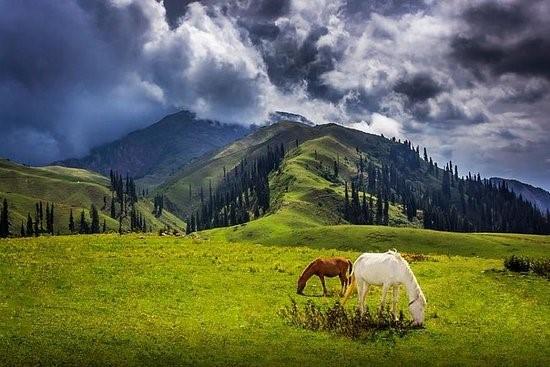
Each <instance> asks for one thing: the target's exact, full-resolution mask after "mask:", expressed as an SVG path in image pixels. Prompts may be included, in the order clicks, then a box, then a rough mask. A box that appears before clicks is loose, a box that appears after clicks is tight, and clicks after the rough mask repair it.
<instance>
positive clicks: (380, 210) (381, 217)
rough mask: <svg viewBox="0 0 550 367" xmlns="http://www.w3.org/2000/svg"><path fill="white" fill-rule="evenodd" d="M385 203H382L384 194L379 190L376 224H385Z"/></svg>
mask: <svg viewBox="0 0 550 367" xmlns="http://www.w3.org/2000/svg"><path fill="white" fill-rule="evenodd" d="M383 209H384V208H383V204H382V194H381V193H380V192H378V195H377V196H376V224H383V223H384V212H383Z"/></svg>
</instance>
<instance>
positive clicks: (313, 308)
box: [280, 299, 412, 339]
mask: <svg viewBox="0 0 550 367" xmlns="http://www.w3.org/2000/svg"><path fill="white" fill-rule="evenodd" d="M280 316H281V317H282V318H283V319H284V320H285V321H286V322H287V323H288V324H290V325H293V326H297V327H301V328H303V329H307V330H313V331H328V332H331V333H334V334H337V335H342V336H345V337H348V338H351V339H369V338H372V337H373V336H374V335H375V334H376V333H377V332H381V331H386V332H389V333H390V334H396V335H399V336H403V335H404V334H405V333H406V332H407V331H408V330H409V329H411V328H412V323H411V322H410V321H406V320H405V319H404V316H403V313H402V312H400V315H399V318H398V319H397V320H395V319H394V317H393V314H391V312H389V310H384V311H382V312H380V313H379V314H377V315H376V316H373V315H372V314H370V313H369V312H368V311H367V312H365V313H364V314H363V315H361V312H360V310H359V309H356V310H355V311H352V312H348V311H347V310H346V309H345V308H344V307H343V306H342V305H341V304H340V302H339V301H336V303H335V304H334V305H333V306H331V307H329V308H327V309H322V308H321V307H320V306H318V305H316V304H315V303H314V302H313V301H311V300H308V301H307V302H306V304H305V305H304V307H303V310H301V309H300V308H299V307H298V305H297V304H296V301H294V299H291V304H290V305H289V306H285V307H284V308H283V309H282V310H281V311H280Z"/></svg>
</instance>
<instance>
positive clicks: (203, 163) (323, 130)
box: [155, 122, 440, 227]
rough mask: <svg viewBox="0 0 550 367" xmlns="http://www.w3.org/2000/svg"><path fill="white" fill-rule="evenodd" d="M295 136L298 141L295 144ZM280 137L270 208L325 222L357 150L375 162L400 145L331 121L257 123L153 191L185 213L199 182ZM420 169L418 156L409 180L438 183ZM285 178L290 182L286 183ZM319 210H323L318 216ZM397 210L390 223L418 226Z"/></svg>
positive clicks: (331, 217) (334, 214) (332, 219)
mask: <svg viewBox="0 0 550 367" xmlns="http://www.w3.org/2000/svg"><path fill="white" fill-rule="evenodd" d="M296 142H298V143H299V145H298V147H296ZM281 143H283V144H284V145H285V149H286V150H287V152H288V153H287V158H286V159H285V163H284V169H283V170H284V174H283V175H282V177H273V178H272V180H271V182H272V186H273V187H272V189H273V194H272V196H273V197H274V198H275V200H274V202H273V206H274V208H275V209H277V208H280V207H284V206H285V205H289V203H290V202H292V203H293V205H294V207H295V209H298V210H300V212H301V216H302V218H301V220H306V218H313V220H315V221H318V222H320V223H325V224H328V223H330V224H337V223H340V222H342V220H341V219H340V214H339V212H340V209H339V208H338V205H340V202H341V200H342V199H343V192H344V181H345V180H348V181H349V179H350V177H351V176H352V175H353V174H354V173H355V172H356V166H355V165H356V161H357V159H358V153H357V150H359V151H360V152H361V153H362V154H363V156H364V158H365V159H366V160H367V161H372V162H373V163H374V164H375V165H378V166H380V165H381V164H382V163H383V162H388V161H389V160H390V150H391V147H392V146H394V147H396V146H397V147H400V146H401V145H402V144H398V143H395V142H392V141H391V140H388V139H385V138H383V137H381V136H376V135H372V134H366V133H363V132H360V131H357V130H352V129H348V128H344V127H342V126H340V125H335V124H328V125H319V126H309V125H304V124H300V123H296V122H280V123H277V124H274V125H271V126H268V127H264V128H261V129H259V130H258V131H256V132H254V133H252V134H250V135H248V136H247V137H245V138H243V139H241V140H238V141H236V142H234V143H232V144H230V145H229V146H227V147H225V148H224V149H221V150H220V151H217V152H213V153H210V154H207V155H205V156H203V157H201V158H200V159H198V160H197V161H196V162H194V163H193V164H190V165H189V166H187V167H186V168H184V169H183V170H182V171H181V172H180V173H179V174H177V175H175V176H173V177H172V178H171V179H170V180H168V181H167V182H166V183H165V184H163V185H161V186H160V187H158V188H157V190H156V192H155V193H162V194H163V195H165V198H166V200H167V205H168V207H169V208H170V210H172V211H173V212H175V213H178V215H180V216H182V217H186V216H187V215H188V214H189V213H190V212H192V211H194V210H196V208H197V206H198V204H199V197H200V196H199V192H200V188H201V186H202V188H203V190H205V192H206V190H207V189H208V187H209V184H210V182H211V183H212V185H213V187H215V186H216V185H217V184H218V183H219V182H220V181H221V179H222V176H223V169H224V167H225V168H226V169H227V170H230V169H232V168H233V167H234V166H236V165H237V164H238V163H239V162H240V161H241V160H242V159H244V158H246V159H249V160H250V159H253V158H254V157H256V156H257V155H259V154H260V153H262V152H265V151H266V149H267V146H268V145H270V146H275V145H279V144H281ZM315 152H317V159H315ZM337 158H339V161H340V166H341V168H340V175H339V179H338V180H336V181H334V180H332V181H331V180H330V178H329V177H328V176H329V174H328V173H329V172H332V166H333V162H334V160H336V159H337ZM319 162H322V168H321V167H319ZM397 163H400V162H397ZM425 169H426V167H425V164H424V162H421V167H420V169H418V170H410V172H407V174H408V178H409V180H410V182H411V183H412V184H413V185H420V186H432V185H433V186H438V185H440V183H439V181H438V180H436V179H435V178H433V177H428V176H427V175H425V174H424V173H423V171H424V170H425ZM290 184H292V187H289V185H290ZM190 187H191V193H190V190H189V188H190ZM283 191H285V193H284V195H283ZM281 199H282V200H283V201H284V203H283V202H281ZM319 202H322V207H318V205H319ZM323 205H324V206H323ZM300 206H301V208H299V207H300ZM275 209H273V210H275ZM319 211H321V212H323V213H324V214H323V215H321V217H319ZM401 211H402V210H401V206H400V205H399V204H396V205H392V206H391V210H390V217H391V225H406V226H415V227H416V226H419V223H418V222H411V223H409V222H407V221H406V219H405V217H404V215H402V214H401Z"/></svg>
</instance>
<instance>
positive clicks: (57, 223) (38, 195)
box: [0, 159, 184, 234]
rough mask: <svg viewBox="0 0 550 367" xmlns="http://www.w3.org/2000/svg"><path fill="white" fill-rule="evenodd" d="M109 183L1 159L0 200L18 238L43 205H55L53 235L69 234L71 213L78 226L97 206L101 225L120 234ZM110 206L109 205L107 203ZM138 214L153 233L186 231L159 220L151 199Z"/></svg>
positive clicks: (168, 217) (166, 218) (175, 222)
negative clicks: (111, 213)
mask: <svg viewBox="0 0 550 367" xmlns="http://www.w3.org/2000/svg"><path fill="white" fill-rule="evenodd" d="M108 185H109V180H108V179H107V178H105V177H103V176H101V175H99V174H97V173H94V172H90V171H87V170H83V169H77V168H66V167H60V166H51V167H28V166H23V165H19V164H16V163H14V162H11V161H7V160H2V159H0V199H4V198H6V199H7V201H8V205H9V209H10V210H9V214H10V221H11V227H10V229H11V232H12V233H13V234H19V232H20V228H21V223H22V222H24V223H26V221H27V214H31V217H32V219H33V221H34V219H35V205H36V203H38V202H40V201H41V202H42V203H43V205H44V206H45V205H46V203H53V204H54V208H55V209H54V218H55V219H54V231H55V233H57V232H59V233H68V232H69V231H68V223H69V213H70V211H71V209H72V210H73V216H74V220H75V222H77V224H78V219H79V217H78V216H79V215H80V212H81V211H85V212H86V216H87V218H88V220H89V210H90V207H91V205H92V204H94V205H95V206H96V207H97V208H98V210H99V211H100V213H99V214H100V223H103V220H104V219H105V221H106V224H107V230H111V231H113V230H115V231H116V230H118V226H119V224H118V221H117V220H115V219H112V218H111V217H110V216H109V209H110V208H109V204H110V198H111V191H110V189H109V187H108ZM105 202H107V205H105V204H104V203H105ZM137 208H138V210H139V212H140V213H141V214H142V215H143V217H144V219H145V221H146V223H147V225H148V226H150V227H151V228H152V229H157V228H163V227H164V226H165V225H166V226H170V227H175V228H183V227H184V223H183V222H182V221H181V220H180V219H178V218H177V217H175V216H174V215H172V214H171V213H169V212H168V211H164V212H163V214H162V216H161V217H159V218H156V217H155V216H154V215H153V214H151V213H152V205H151V203H150V201H149V200H148V199H143V198H142V199H140V200H139V202H138V203H137ZM128 227H129V223H128V220H127V219H125V220H124V221H123V229H127V228H128Z"/></svg>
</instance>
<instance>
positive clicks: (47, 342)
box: [0, 218, 550, 366]
mask: <svg viewBox="0 0 550 367" xmlns="http://www.w3.org/2000/svg"><path fill="white" fill-rule="evenodd" d="M266 219H267V218H266ZM258 222H259V221H258ZM332 228H334V229H335V230H336V231H335V232H333V233H331V231H330V229H329V228H317V229H319V233H318V234H317V236H315V237H313V238H310V239H308V240H306V239H305V238H304V237H301V238H299V239H298V240H299V241H303V242H307V245H308V247H302V246H297V247H283V246H260V245H255V244H251V243H239V242H232V243H228V242H226V241H224V240H220V239H214V238H210V239H206V237H208V236H205V235H207V234H208V232H206V233H200V234H199V236H189V237H185V238H178V237H158V236H137V235H127V236H118V235H89V236H70V237H69V236H67V237H63V236H61V237H43V238H38V239H34V238H33V239H9V240H0V249H1V251H0V276H1V279H2V280H1V281H0V311H1V312H0V325H1V330H2V331H1V332H0V364H1V365H38V364H40V365H53V364H55V365H59V364H70V365H91V364H93V365H130V366H134V365H135V366H139V365H254V366H257V365H270V366H289V365H291V366H294V365H307V366H309V365H316V366H334V365H345V366H363V365H365V364H376V365H396V364H406V365H409V364H411V365H449V364H452V365H457V366H462V365H480V364H482V365H494V366H497V365H499V366H500V365H512V366H513V365H518V366H519V365H540V366H543V365H548V363H549V362H550V359H549V356H550V346H549V344H548V340H549V339H550V324H549V319H548V314H549V313H550V302H549V300H550V282H548V281H547V280H545V279H543V278H540V277H535V276H533V275H517V274H511V273H508V272H506V271H504V270H502V259H501V258H500V256H501V254H502V246H504V244H505V243H506V242H510V243H514V245H513V246H514V247H515V248H517V250H518V251H519V252H520V253H523V254H526V255H532V256H539V255H541V254H545V255H546V256H548V253H549V249H550V247H549V246H550V239H549V238H548V237H542V236H533V237H529V236H525V237H522V238H514V237H513V236H512V237H510V238H508V239H505V238H500V236H495V237H496V239H495V242H493V241H491V239H490V238H484V236H480V238H478V239H476V238H475V237H473V236H465V237H455V236H454V235H449V234H446V233H440V234H439V235H437V234H435V233H432V232H428V231H423V230H417V231H412V235H409V234H407V233H408V231H411V229H408V228H388V227H378V228H373V231H372V232H369V231H367V230H366V229H365V227H363V226H355V227H354V228H353V229H355V230H356V231H357V232H356V233H355V234H354V235H352V236H346V234H348V231H347V230H348V229H350V228H349V227H347V226H336V227H332ZM233 230H234V229H233V228H227V229H224V230H223V231H226V232H227V234H229V233H232V231H233ZM269 230H270V228H265V231H264V232H263V234H262V235H260V236H257V237H256V240H257V241H262V238H263V235H268V232H269ZM416 232H422V233H423V234H424V236H419V235H418V234H417V233H416ZM369 233H370V234H371V236H370V237H367V239H364V240H363V242H361V243H352V242H350V241H352V240H353V239H356V238H359V237H361V236H363V235H368V234H369ZM374 234H376V236H374ZM432 235H433V237H432ZM327 237H328V238H327ZM518 237H519V236H518ZM325 238H327V239H328V240H333V242H332V243H334V244H337V245H339V244H342V243H345V244H348V243H349V244H351V245H353V246H355V249H354V250H342V249H336V248H334V246H332V245H331V243H328V242H322V241H325ZM428 238H431V240H430V241H427V242H426V240H427V239H428ZM288 239H289V240H290V239H292V237H288ZM336 239H339V241H338V242H336V241H334V240H336ZM369 239H370V241H369ZM482 240H483V243H481V241H482ZM319 241H321V242H319ZM478 245H482V246H483V251H484V255H485V256H484V257H474V256H469V255H468V254H466V255H464V254H465V251H464V249H465V247H467V246H470V247H471V248H475V247H477V246H478ZM389 246H391V247H398V249H400V250H401V251H405V250H407V251H410V250H420V249H422V252H423V253H425V254H434V253H446V255H439V256H433V255H432V257H430V258H429V259H428V261H422V262H416V263H413V264H412V269H413V271H414V272H415V274H416V276H417V278H418V281H419V282H420V285H421V286H422V289H423V291H424V293H425V295H426V297H427V300H428V308H427V312H426V315H427V317H426V324H425V328H424V329H420V330H414V331H412V332H410V333H408V334H406V335H405V336H404V337H400V336H398V335H396V334H391V333H380V334H378V335H377V336H375V337H373V338H372V339H369V340H367V341H364V342H360V341H353V340H350V339H346V338H344V337H339V336H335V335H331V334H328V333H324V332H314V331H306V330H302V329H298V328H296V327H294V326H290V325H288V324H286V323H285V322H284V320H282V319H281V318H280V317H279V316H278V312H279V310H280V309H281V308H282V307H283V306H285V305H288V304H289V302H290V298H294V299H296V301H297V302H298V303H299V305H300V306H301V305H303V304H304V303H305V302H306V301H307V300H311V301H313V302H314V303H315V304H317V305H320V306H329V305H332V304H333V303H334V301H335V300H336V299H337V292H338V288H339V283H338V281H337V280H334V279H329V280H328V281H327V282H328V283H327V284H328V287H329V290H330V292H331V295H330V296H329V297H320V295H321V287H320V283H319V281H318V280H317V279H312V280H311V281H310V282H309V283H308V286H307V287H306V290H305V294H306V296H305V297H299V296H296V295H295V287H296V279H297V277H298V276H299V274H300V272H301V271H302V269H303V267H304V266H305V265H306V264H307V263H308V262H309V261H311V260H312V259H314V258H316V257H318V256H329V255H341V256H347V257H349V258H351V259H355V258H356V257H357V256H358V254H359V252H358V251H359V249H360V250H361V251H367V250H373V249H378V248H382V249H384V250H385V249H386V248H387V247H389ZM379 300H380V291H379V289H378V287H371V290H370V292H369V295H368V296H367V303H368V306H369V308H370V309H371V310H374V309H375V308H376V307H377V305H378V303H379ZM354 306H355V297H354V298H353V299H352V300H351V302H350V303H349V304H348V305H347V306H346V307H347V308H348V309H352V308H353V307H354ZM406 307H407V300H406V297H404V296H402V297H401V300H400V308H401V309H403V310H405V312H406ZM406 314H407V313H406Z"/></svg>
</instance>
